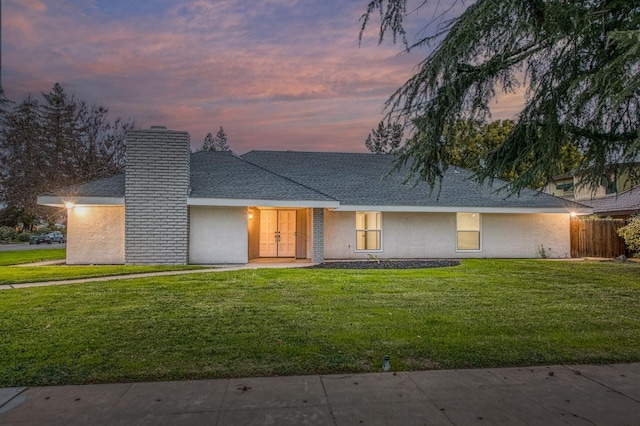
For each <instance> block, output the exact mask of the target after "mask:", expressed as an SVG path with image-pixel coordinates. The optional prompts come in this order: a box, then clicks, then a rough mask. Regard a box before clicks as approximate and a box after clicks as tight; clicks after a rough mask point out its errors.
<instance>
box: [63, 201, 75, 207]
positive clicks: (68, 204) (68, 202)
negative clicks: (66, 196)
mask: <svg viewBox="0 0 640 426" xmlns="http://www.w3.org/2000/svg"><path fill="white" fill-rule="evenodd" d="M64 206H65V207H66V208H67V209H72V208H74V207H75V206H76V205H75V204H73V203H72V202H71V201H66V202H65V203H64Z"/></svg>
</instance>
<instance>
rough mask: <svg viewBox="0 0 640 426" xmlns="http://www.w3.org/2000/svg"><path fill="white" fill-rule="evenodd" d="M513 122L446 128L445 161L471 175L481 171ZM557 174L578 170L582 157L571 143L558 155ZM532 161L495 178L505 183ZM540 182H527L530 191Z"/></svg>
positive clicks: (469, 123) (460, 124) (471, 123)
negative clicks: (530, 188)
mask: <svg viewBox="0 0 640 426" xmlns="http://www.w3.org/2000/svg"><path fill="white" fill-rule="evenodd" d="M515 125H516V124H515V122H514V121H513V120H496V121H493V122H491V123H482V122H480V121H477V120H460V121H458V122H456V123H455V124H454V125H453V126H448V127H446V128H445V129H444V131H443V138H444V139H445V141H446V144H445V146H446V152H445V155H446V161H447V163H448V164H450V165H453V166H459V167H463V168H465V169H468V170H471V171H472V172H475V173H480V172H482V170H483V169H484V167H485V165H486V163H487V161H488V157H489V156H490V155H492V153H493V151H494V150H495V149H496V148H498V147H499V146H500V145H501V144H502V143H503V142H504V141H505V139H506V138H507V137H508V135H509V133H511V132H512V131H513V128H514V127H515ZM559 155H560V158H559V159H558V165H559V169H558V173H567V172H570V171H572V170H574V169H576V168H577V167H579V165H580V162H581V160H582V156H581V155H580V153H579V152H578V150H577V148H576V147H575V145H573V144H567V145H566V146H565V147H564V148H563V149H562V150H561V151H560V153H559ZM534 160H535V158H534V157H532V156H530V157H529V158H528V161H522V162H521V163H519V164H518V167H515V166H513V167H511V168H505V169H504V170H503V171H502V173H501V174H500V175H497V176H496V177H499V178H501V179H503V180H505V181H507V182H512V181H514V180H516V179H518V177H520V175H521V174H522V173H524V172H526V170H527V168H528V167H530V164H531V163H532V162H533V161H534ZM544 183H545V181H544V180H539V181H537V182H530V183H529V186H530V187H532V188H539V187H541V186H543V185H544Z"/></svg>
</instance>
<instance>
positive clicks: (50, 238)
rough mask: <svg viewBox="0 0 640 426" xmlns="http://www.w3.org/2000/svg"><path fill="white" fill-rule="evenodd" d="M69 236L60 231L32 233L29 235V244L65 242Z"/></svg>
mask: <svg viewBox="0 0 640 426" xmlns="http://www.w3.org/2000/svg"><path fill="white" fill-rule="evenodd" d="M65 242H67V238H66V237H65V236H64V234H63V233H62V232H60V231H53V232H49V233H47V234H42V235H32V236H31V237H29V244H42V243H47V244H51V243H59V244H62V243H65Z"/></svg>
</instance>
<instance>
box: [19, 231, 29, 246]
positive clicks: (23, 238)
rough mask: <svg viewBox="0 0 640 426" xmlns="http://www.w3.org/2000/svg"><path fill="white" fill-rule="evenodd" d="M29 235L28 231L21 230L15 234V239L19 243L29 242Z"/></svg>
mask: <svg viewBox="0 0 640 426" xmlns="http://www.w3.org/2000/svg"><path fill="white" fill-rule="evenodd" d="M29 237H31V234H29V233H28V232H22V233H20V234H18V235H17V236H16V240H18V241H20V242H21V243H26V242H29Z"/></svg>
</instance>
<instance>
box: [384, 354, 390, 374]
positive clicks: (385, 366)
mask: <svg viewBox="0 0 640 426" xmlns="http://www.w3.org/2000/svg"><path fill="white" fill-rule="evenodd" d="M389 370H391V363H390V362H389V355H385V356H384V361H383V362H382V371H389Z"/></svg>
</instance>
